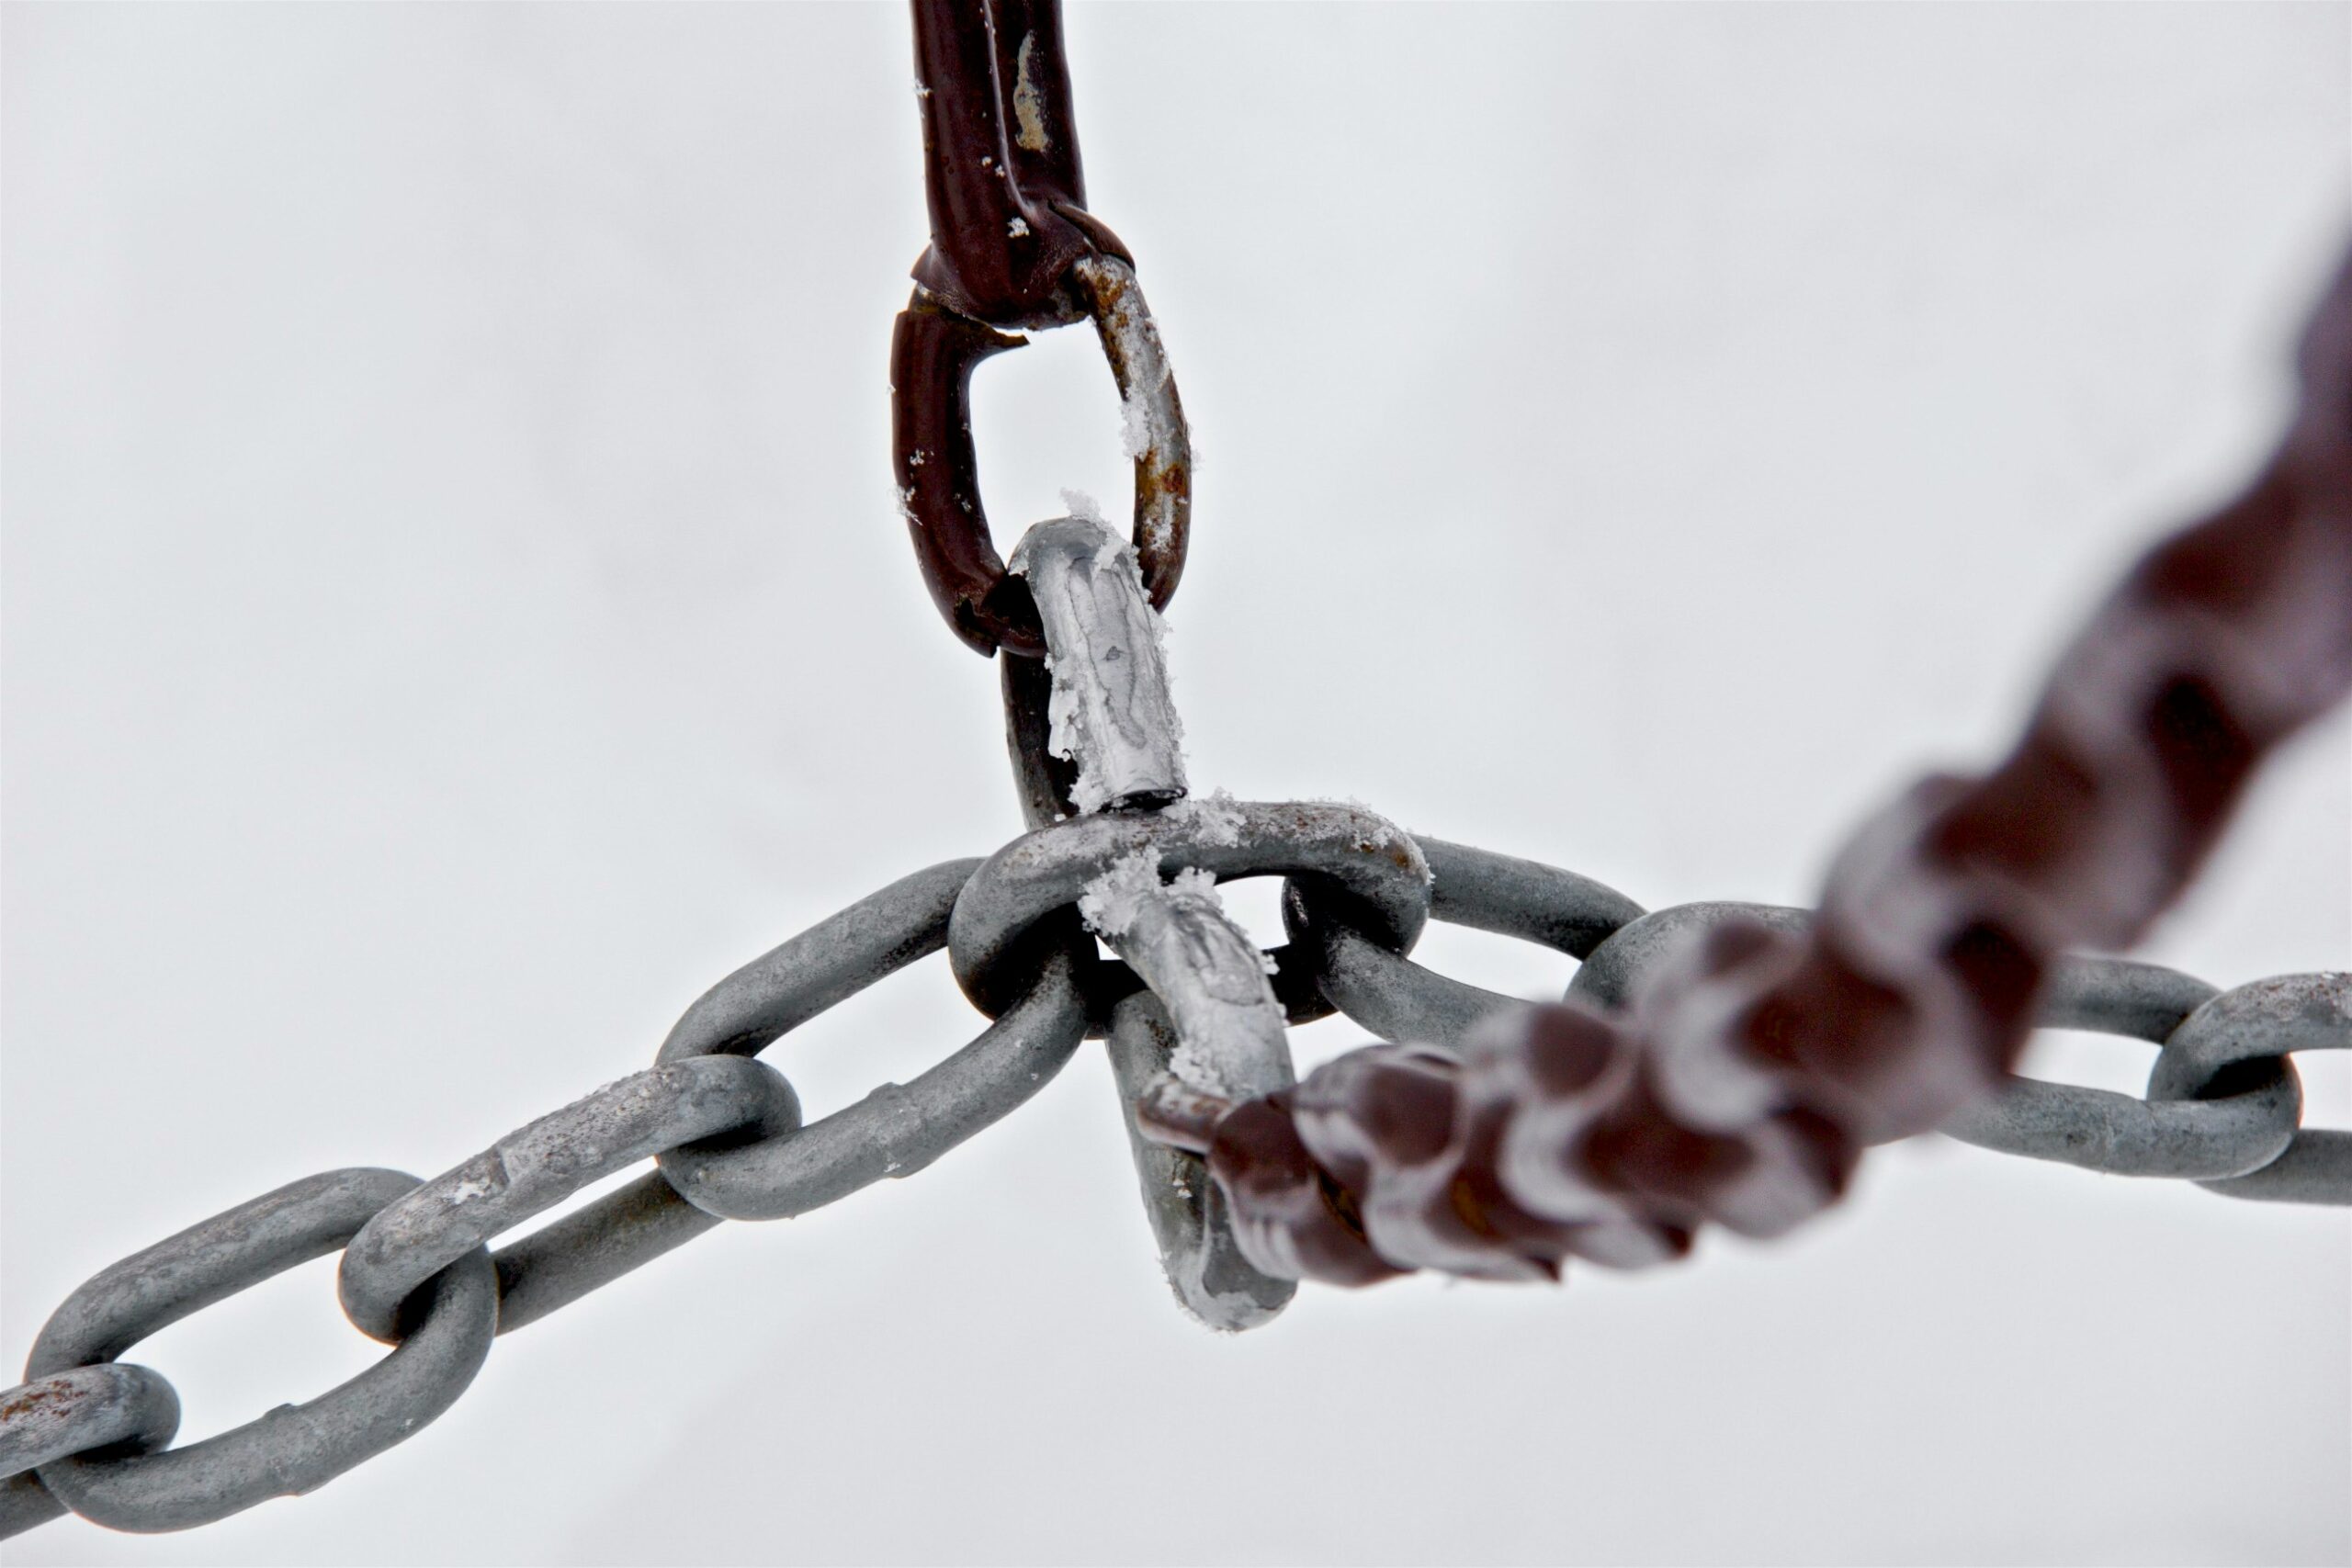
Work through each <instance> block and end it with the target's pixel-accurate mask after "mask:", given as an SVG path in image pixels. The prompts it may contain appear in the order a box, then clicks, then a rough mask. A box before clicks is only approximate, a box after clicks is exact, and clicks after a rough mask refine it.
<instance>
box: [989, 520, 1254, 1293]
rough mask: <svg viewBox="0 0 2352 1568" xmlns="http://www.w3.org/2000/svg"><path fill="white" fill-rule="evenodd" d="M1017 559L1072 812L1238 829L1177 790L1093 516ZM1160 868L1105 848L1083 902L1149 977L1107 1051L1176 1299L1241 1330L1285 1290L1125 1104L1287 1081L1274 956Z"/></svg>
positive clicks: (1169, 747)
mask: <svg viewBox="0 0 2352 1568" xmlns="http://www.w3.org/2000/svg"><path fill="white" fill-rule="evenodd" d="M1012 560H1013V570H1016V571H1018V572H1020V573H1022V574H1023V576H1025V577H1027V578H1028V579H1029V581H1030V582H1031V584H1032V586H1033V588H1034V589H1035V593H1036V596H1037V608H1038V613H1039V617H1040V620H1041V621H1042V623H1043V625H1044V627H1045V634H1046V664H1047V667H1048V668H1049V670H1050V671H1052V678H1053V686H1052V692H1051V694H1050V697H1049V700H1048V705H1047V714H1048V718H1049V724H1048V739H1047V750H1048V751H1049V752H1050V753H1051V754H1052V755H1055V756H1057V757H1062V758H1066V759H1068V760H1069V761H1071V762H1072V763H1073V764H1074V765H1075V767H1076V770H1077V772H1076V780H1075V784H1074V785H1073V787H1072V789H1071V792H1070V795H1071V799H1072V801H1073V803H1074V804H1075V805H1076V807H1077V808H1078V810H1079V811H1080V813H1081V814H1092V813H1095V812H1101V811H1104V810H1106V809H1107V810H1110V811H1113V812H1117V813H1121V814H1123V816H1125V818H1126V819H1129V820H1151V819H1153V818H1154V817H1157V816H1162V815H1165V814H1168V813H1170V812H1172V813H1174V814H1175V815H1177V816H1179V817H1180V818H1182V819H1183V820H1184V821H1187V822H1189V823H1191V824H1193V826H1194V827H1195V828H1197V829H1200V831H1201V833H1202V834H1203V836H1204V837H1206V838H1210V839H1217V838H1223V837H1227V836H1230V835H1232V834H1233V833H1234V832H1235V831H1236V830H1237V828H1238V815H1237V813H1236V811H1235V808H1234V807H1232V806H1231V804H1230V803H1229V802H1227V801H1225V800H1222V799H1213V800H1209V801H1204V802H1193V801H1186V800H1185V799H1184V795H1185V788H1186V786H1185V783H1184V758H1183V748H1182V735H1183V730H1182V725H1181V724H1180V722H1179V721H1178V719H1177V716H1176V704H1175V701H1174V699H1173V698H1172V697H1171V696H1170V694H1169V690H1168V669H1167V665H1166V662H1165V660H1163V659H1162V657H1161V654H1160V646H1159V637H1160V632H1159V616H1158V612H1156V611H1154V610H1153V609H1152V607H1151V605H1150V603H1149V602H1148V600H1147V599H1146V597H1145V594H1144V589H1143V582H1142V580H1141V578H1140V577H1139V576H1138V575H1137V573H1136V567H1135V558H1134V556H1133V554H1132V553H1131V552H1130V551H1128V550H1127V549H1126V548H1125V547H1124V546H1123V545H1122V544H1121V543H1120V541H1119V538H1118V536H1116V535H1115V534H1114V533H1112V532H1111V530H1110V529H1109V527H1108V526H1106V525H1104V524H1103V523H1102V522H1101V521H1100V520H1097V519H1091V518H1076V517H1066V518H1060V519H1057V520H1054V521H1051V522H1046V523H1040V524H1038V525H1036V526H1035V527H1033V528H1031V529H1030V530H1029V532H1028V534H1027V535H1026V536H1023V539H1022V541H1021V546H1020V548H1018V549H1017V550H1015V551H1014V552H1013V557H1012ZM961 902H962V901H961V899H960V898H959V900H958V907H959V908H960V907H961ZM1078 910H1079V913H1080V915H1081V916H1083V917H1084V919H1085V920H1086V923H1087V926H1088V928H1089V929H1090V930H1091V931H1093V932H1094V933H1095V934H1096V935H1097V936H1099V937H1101V938H1102V939H1103V941H1104V942H1108V943H1109V944H1110V945H1111V948H1112V950H1113V951H1114V953H1117V954H1118V955H1119V957H1120V959H1121V961H1122V962H1124V963H1125V964H1126V966H1127V967H1128V968H1129V969H1130V970H1132V971H1133V972H1134V974H1135V976H1136V978H1138V979H1140V980H1141V981H1142V982H1143V984H1144V986H1145V987H1147V991H1146V992H1143V993H1137V994H1135V995H1130V996H1128V997H1126V998H1124V999H1122V1000H1121V1001H1120V1002H1119V1003H1118V1004H1117V1006H1116V1008H1115V1009H1114V1011H1113V1014H1112V1025H1111V1031H1110V1034H1111V1057H1112V1063H1113V1066H1114V1076H1115V1078H1116V1080H1117V1082H1118V1085H1119V1099H1120V1105H1121V1113H1122V1114H1123V1115H1124V1116H1125V1120H1126V1125H1127V1137H1128V1141H1129V1143H1130V1145H1132V1147H1133V1149H1134V1153H1135V1159H1136V1177H1137V1179H1139V1180H1140V1182H1141V1183H1142V1187H1143V1197H1144V1209H1145V1213H1147V1215H1148V1217H1149V1219H1150V1221H1151V1226H1152V1235H1153V1237H1154V1239H1155V1240H1156V1241H1157V1242H1158V1243H1159V1256H1160V1265H1161V1267H1162V1269H1164V1270H1165V1271H1166V1273H1167V1275H1168V1282H1169V1286H1170V1289H1172V1290H1173V1291H1174V1292H1176V1299H1177V1300H1178V1302H1180V1303H1182V1305H1183V1307H1184V1309H1185V1310H1186V1311H1188V1312H1190V1313H1191V1314H1193V1316H1194V1317H1196V1318H1198V1319H1199V1320H1200V1321H1201V1322H1202V1323H1204V1324H1205V1325H1208V1326H1209V1327H1211V1328H1215V1329H1221V1330H1224V1331H1226V1332H1228V1333H1238V1332H1239V1331H1240V1330H1243V1329H1246V1328H1252V1327H1255V1326H1257V1325H1260V1324H1262V1323H1264V1322H1266V1321H1267V1320H1269V1319H1270V1318H1272V1316H1273V1315H1274V1314H1275V1313H1277V1312H1279V1311H1280V1310H1281V1309H1282V1306H1283V1303H1285V1302H1287V1301H1288V1300H1289V1299H1290V1297H1291V1294H1292V1292H1293V1291H1294V1290H1295V1288H1296V1287H1295V1285H1293V1284H1292V1283H1291V1282H1289V1281H1286V1280H1273V1279H1270V1278H1268V1277H1267V1276H1265V1275H1263V1274H1261V1273H1260V1272H1259V1271H1258V1270H1256V1269H1252V1268H1250V1265H1249V1264H1248V1262H1247V1261H1246V1260H1245V1259H1244V1258H1242V1256H1241V1250H1240V1247H1239V1245H1238V1243H1237V1242H1236V1240H1235V1239H1234V1236H1233V1234H1232V1230H1231V1227H1230V1226H1229V1225H1228V1224H1227V1222H1226V1217H1225V1213H1224V1206H1223V1204H1222V1202H1221V1201H1218V1200H1216V1198H1215V1197H1214V1194H1213V1189H1212V1188H1211V1186H1210V1184H1209V1183H1208V1181H1207V1180H1206V1179H1205V1173H1204V1171H1203V1170H1202V1169H1201V1168H1199V1166H1200V1162H1199V1160H1198V1159H1197V1157H1195V1156H1193V1155H1191V1154H1188V1153H1186V1152H1184V1151H1182V1150H1172V1149H1166V1148H1161V1147H1159V1145H1155V1144H1153V1143H1152V1142H1151V1141H1150V1140H1149V1139H1148V1138H1146V1137H1145V1136H1144V1135H1143V1133H1142V1127H1141V1123H1140V1122H1139V1120H1138V1116H1137V1111H1136V1099H1137V1096H1138V1095H1139V1094H1140V1093H1141V1092H1142V1090H1143V1088H1144V1086H1145V1085H1146V1084H1148V1082H1150V1081H1151V1080H1152V1079H1153V1078H1155V1077H1158V1076H1159V1074H1160V1073H1162V1072H1164V1071H1170V1070H1173V1071H1174V1072H1176V1073H1177V1074H1178V1075H1179V1076H1180V1077H1183V1078H1184V1079H1185V1080H1186V1081H1187V1082H1189V1083H1192V1084H1194V1085H1196V1086H1198V1087H1199V1088H1201V1089H1206V1090H1209V1091H1212V1092H1215V1093H1217V1094H1224V1095H1243V1096H1248V1095H1259V1094H1272V1093H1274V1092H1276V1091H1278V1090H1281V1089H1288V1088H1289V1087H1290V1086H1291V1084H1292V1082H1293V1081H1294V1075H1293V1072H1292V1068H1291V1060H1290V1042H1289V1039H1288V1036H1287V1033H1286V1032H1285V1023H1284V1020H1283V1010H1282V1007H1281V1006H1280V1004H1278V1003H1277V1002H1276V1001H1275V1000H1274V994H1273V990H1272V987H1270V986H1268V984H1267V983H1266V974H1267V968H1268V966H1269V964H1268V961H1267V960H1265V959H1264V958H1262V957H1261V954H1260V953H1259V952H1258V949H1257V947H1256V945H1255V944H1254V943H1253V942H1251V941H1250V937H1249V934H1248V933H1247V932H1245V931H1242V930H1241V928H1240V927H1239V926H1238V925H1236V924H1235V923H1234V922H1233V921H1232V920H1231V919H1228V918H1227V915H1226V913H1225V909H1224V906H1223V905H1222V903H1221V902H1220V901H1219V900H1218V898H1217V895H1216V884H1215V883H1214V882H1213V881H1212V880H1211V879H1210V877H1209V876H1208V874H1206V873H1204V872H1202V871H1199V870H1197V869H1189V868H1188V869H1186V870H1183V871H1181V872H1179V873H1178V874H1177V875H1176V878H1175V880H1174V881H1173V882H1172V883H1171V882H1169V881H1166V880H1164V879H1163V877H1162V875H1161V872H1160V857H1159V855H1158V854H1157V853H1156V852H1153V851H1151V850H1148V849H1144V850H1137V851H1135V852H1131V853H1129V854H1127V855H1125V856H1122V857H1121V858H1120V859H1118V860H1116V861H1114V862H1113V863H1111V864H1110V866H1109V867H1108V868H1106V869H1105V870H1104V872H1103V874H1102V875H1101V876H1099V877H1097V878H1096V879H1094V880H1093V881H1092V882H1091V883H1089V884H1088V885H1087V886H1086V888H1085V889H1084V891H1083V892H1081V893H1080V896H1079V898H1078ZM1016 940H1017V939H1016ZM1245 1086H1246V1087H1245Z"/></svg>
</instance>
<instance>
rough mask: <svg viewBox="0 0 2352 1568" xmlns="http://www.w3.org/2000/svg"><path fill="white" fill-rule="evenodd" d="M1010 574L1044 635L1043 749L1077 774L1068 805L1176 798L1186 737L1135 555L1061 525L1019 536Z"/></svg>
mask: <svg viewBox="0 0 2352 1568" xmlns="http://www.w3.org/2000/svg"><path fill="white" fill-rule="evenodd" d="M1012 572H1013V574H1014V575H1015V576H1018V577H1020V578H1022V579H1023V580H1024V581H1027V582H1028V584H1029V592H1030V593H1031V595H1032V596H1033V597H1034V598H1035V600H1036V602H1037V615H1038V618H1039V620H1040V621H1041V622H1042V624H1043V626H1044V627H1045V635H1046V649H1047V650H1048V651H1047V654H1046V667H1047V669H1048V671H1050V673H1051V676H1052V682H1053V691H1052V695H1051V697H1050V698H1049V699H1048V700H1047V704H1046V751H1047V752H1048V753H1049V754H1050V755H1052V756H1056V757H1059V758H1063V759H1065V760H1068V761H1070V762H1072V763H1073V764H1075V766H1076V769H1077V773H1076V776H1075V778H1074V779H1073V781H1072V784H1071V786H1070V799H1071V802H1072V803H1073V804H1074V805H1075V806H1076V807H1077V808H1078V809H1079V810H1080V812H1093V811H1100V810H1103V808H1105V807H1110V808H1113V809H1126V808H1140V809H1149V808H1152V807H1161V806H1166V805H1169V804H1170V803H1171V802H1173V801H1178V800H1182V798H1183V797H1184V794H1185V783H1184V730H1183V726H1182V724H1181V723H1179V722H1178V720H1177V717H1176V706H1175V704H1174V703H1173V702H1171V701H1170V698H1169V695H1168V666H1167V661H1166V659H1165V657H1164V655H1162V653H1161V651H1160V647H1159V626H1157V625H1156V624H1155V621H1156V617H1155V616H1154V615H1153V613H1152V608H1151V605H1150V604H1149V602H1148V601H1147V600H1146V599H1145V597H1144V592H1143V581H1142V579H1141V578H1140V577H1139V576H1138V575H1137V573H1136V558H1135V552H1134V550H1132V549H1130V548H1129V547H1127V546H1126V545H1125V543H1124V542H1123V541H1122V540H1121V539H1120V538H1119V536H1117V535H1115V534H1114V533H1112V532H1111V530H1110V529H1109V528H1107V527H1106V526H1104V525H1103V524H1102V523H1101V522H1099V521H1096V520H1093V519H1091V518H1083V517H1063V518H1058V519H1056V520H1055V521H1052V522H1048V523H1040V524H1038V525H1036V526H1035V527H1034V528H1031V529H1030V530H1029V532H1028V533H1026V534H1024V535H1023V536H1022V537H1021V544H1020V547H1018V548H1016V549H1015V550H1014V551H1013V552H1012Z"/></svg>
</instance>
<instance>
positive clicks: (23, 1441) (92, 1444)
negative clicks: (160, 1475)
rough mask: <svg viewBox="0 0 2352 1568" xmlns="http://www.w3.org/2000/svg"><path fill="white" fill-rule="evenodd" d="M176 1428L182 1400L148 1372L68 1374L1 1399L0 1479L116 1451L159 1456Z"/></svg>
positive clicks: (82, 1370) (113, 1366) (99, 1368)
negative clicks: (73, 1457) (131, 1448)
mask: <svg viewBox="0 0 2352 1568" xmlns="http://www.w3.org/2000/svg"><path fill="white" fill-rule="evenodd" d="M179 1428H180V1396H179V1395H178V1393H175V1392H174V1390H173V1388H172V1385H171V1384H170V1383H169V1382H166V1381H164V1374H163V1373H161V1372H159V1371H154V1370H153V1369H152V1368H149V1367H140V1366H132V1365H130V1364H129V1363H127V1362H116V1361H102V1362H100V1363H98V1364H97V1365H96V1366H92V1367H71V1368H68V1369H67V1370H66V1371H62V1372H52V1373H51V1374H50V1375H49V1376H47V1377H44V1378H36V1379H34V1380H33V1381H32V1382H25V1383H18V1384H17V1386H16V1387H15V1388H12V1389H10V1390H8V1391H7V1392H6V1393H0V1476H11V1475H20V1474H22V1473H23V1472H26V1471H28V1470H36V1469H39V1468H40V1466H42V1465H44V1464H47V1463H49V1461H51V1460H58V1459H63V1458H64V1457H65V1456H66V1455H68V1454H78V1453H82V1452H85V1451H86V1450H90V1449H103V1448H108V1447H111V1446H112V1445H114V1444H116V1443H137V1444H138V1445H139V1446H140V1447H141V1448H142V1449H159V1448H162V1447H163V1446H164V1444H165V1443H168V1442H170V1441H171V1440H172V1435H173V1434H174V1433H175V1432H177V1431H178V1430H179Z"/></svg>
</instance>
